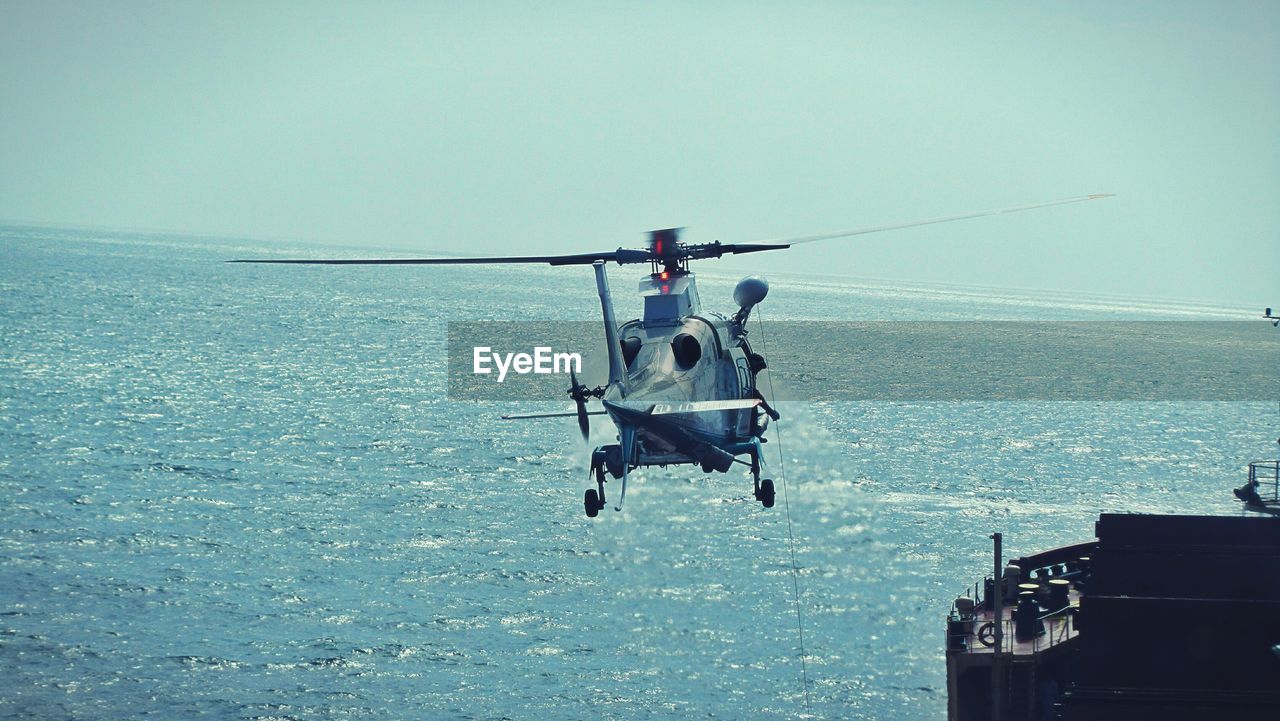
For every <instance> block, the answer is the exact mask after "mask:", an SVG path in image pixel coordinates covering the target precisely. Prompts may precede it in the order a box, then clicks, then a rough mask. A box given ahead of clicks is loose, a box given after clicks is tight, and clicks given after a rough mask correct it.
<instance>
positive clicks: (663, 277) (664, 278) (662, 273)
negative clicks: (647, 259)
mask: <svg viewBox="0 0 1280 721" xmlns="http://www.w3.org/2000/svg"><path fill="white" fill-rule="evenodd" d="M670 275H671V274H670V273H668V272H667V271H665V270H664V271H662V272H661V273H659V274H658V277H659V278H661V279H662V280H666V279H667V278H668V277H670Z"/></svg>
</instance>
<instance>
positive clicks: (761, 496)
mask: <svg viewBox="0 0 1280 721" xmlns="http://www.w3.org/2000/svg"><path fill="white" fill-rule="evenodd" d="M773 498H774V493H773V481H772V480H771V479H768V478H766V479H764V480H762V481H760V490H758V491H756V500H758V501H760V505H762V506H764V507H765V508H773Z"/></svg>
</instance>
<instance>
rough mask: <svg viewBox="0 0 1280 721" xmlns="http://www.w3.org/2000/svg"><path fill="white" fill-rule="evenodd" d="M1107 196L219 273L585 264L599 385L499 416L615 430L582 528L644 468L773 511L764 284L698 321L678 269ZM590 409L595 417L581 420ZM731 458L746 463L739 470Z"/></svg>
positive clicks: (600, 451)
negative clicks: (767, 235) (757, 315)
mask: <svg viewBox="0 0 1280 721" xmlns="http://www.w3.org/2000/svg"><path fill="white" fill-rule="evenodd" d="M1112 195H1113V194H1111V193H1097V194H1092V195H1084V196H1077V197H1072V198H1063V199H1059V200H1051V201H1047V202H1041V203H1034V204H1030V205H1020V206H1016V207H1011V208H1001V209H996V210H985V211H980V212H976V213H965V214H961V215H951V216H946V217H941V218H932V219H928V220H915V221H910V222H905V223H894V224H890V225H878V226H869V227H862V228H856V229H853V230H844V231H838V232H834V233H823V234H820V235H809V236H802V237H797V238H788V239H784V240H774V241H753V242H748V243H721V242H720V241H718V240H717V241H714V242H711V243H701V244H692V243H684V242H681V240H680V232H681V230H682V229H681V228H665V229H662V230H654V231H650V232H649V234H648V237H649V242H648V247H646V248H641V249H635V248H622V247H619V248H618V249H616V250H612V251H604V252H596V253H578V254H572V255H526V256H503V257H446V258H373V259H278V258H273V259H240V260H232V261H228V262H231V263H275V264H318V265H468V264H489V263H536V264H543V263H545V264H549V265H552V266H567V265H590V266H591V267H592V269H593V271H594V273H595V282H596V290H597V292H598V294H599V297H600V309H601V314H602V316H603V322H604V337H605V348H606V350H607V355H608V364H609V376H608V381H607V382H606V383H605V385H603V386H596V387H587V386H586V385H583V384H581V383H579V382H578V378H577V375H576V373H574V372H573V371H572V370H571V371H570V377H569V381H570V385H569V389H568V391H567V394H568V396H569V398H570V399H572V401H573V403H574V406H575V407H574V410H573V411H569V412H562V413H532V414H523V415H504V416H503V417H502V418H503V419H504V420H530V419H540V418H564V417H576V418H577V420H578V428H579V430H580V432H581V433H582V437H583V439H584V440H586V439H587V438H588V437H589V435H590V430H591V429H590V419H589V416H592V415H607V416H608V417H609V419H610V420H611V421H612V422H613V425H614V426H615V427H616V428H617V431H618V433H617V441H618V442H617V443H610V444H606V445H602V446H598V447H596V448H595V449H594V450H593V451H592V453H591V462H590V467H589V470H588V473H589V476H590V478H592V479H593V480H594V481H595V488H588V489H587V490H586V491H585V492H584V493H583V502H582V503H583V509H584V511H585V512H586V515H587V516H588V517H591V518H594V517H596V516H597V515H598V514H599V512H600V511H601V510H602V509H604V507H605V505H606V503H607V501H606V498H605V483H606V482H607V481H608V477H609V476H611V477H612V478H614V479H615V480H618V481H620V487H619V491H618V498H617V503H615V504H614V510H617V511H621V510H622V505H623V501H624V500H625V498H626V493H627V479H628V476H629V475H630V473H631V471H634V470H636V469H638V468H644V467H648V466H664V467H665V466H668V465H682V464H688V465H696V466H699V467H701V469H702V471H703V472H704V473H711V472H712V471H716V472H719V473H727V472H728V471H729V470H730V469H731V468H732V467H733V465H734V464H741V465H745V466H748V467H749V468H750V469H751V479H752V490H753V495H754V496H755V499H756V500H757V501H759V502H760V504H761V505H762V506H764V507H765V508H772V507H773V505H774V501H775V497H776V490H775V488H774V483H773V480H772V479H770V478H762V475H763V467H764V452H763V449H762V444H763V443H765V442H766V439H765V432H766V430H767V429H768V427H769V423H770V421H774V422H776V421H778V419H779V417H780V416H779V413H778V411H777V410H776V409H775V408H773V407H772V406H771V405H770V404H769V402H768V400H766V399H765V397H764V394H763V393H762V392H761V389H760V388H759V386H758V385H757V377H758V376H759V374H760V372H761V371H763V370H765V369H766V368H767V367H768V364H767V362H766V361H765V358H764V356H763V355H761V354H760V353H758V352H756V351H755V349H753V348H752V346H751V343H750V342H749V340H748V333H747V320H748V318H749V317H750V315H751V311H752V309H753V308H755V307H756V306H757V305H759V304H760V303H761V302H763V301H764V299H765V297H766V296H767V295H768V293H769V284H768V281H766V280H765V279H764V278H761V277H758V276H748V277H746V278H743V279H742V280H741V281H739V282H738V284H737V286H736V287H735V288H734V291H733V300H734V303H735V304H736V305H737V310H736V311H735V312H733V313H732V314H729V315H725V314H722V313H716V312H709V311H704V310H703V308H702V302H701V300H700V298H699V297H698V290H697V285H696V277H695V274H694V273H693V272H692V271H690V270H689V263H690V262H691V261H695V260H710V259H716V258H721V257H723V256H726V255H738V254H745V253H758V252H764V251H773V250H785V249H787V248H790V247H792V246H795V245H801V244H804V243H813V242H818V241H824V240H834V239H838V238H847V237H851V236H856V235H864V234H868V233H877V232H883V231H889V230H899V229H903V228H912V227H917V226H922V225H931V224H936V223H947V222H952V221H958V220H967V219H971V218H980V217H984V216H990V215H1002V214H1007V213H1015V212H1021V211H1026V210H1033V209H1037V208H1046V207H1050V206H1056V205H1065V204H1068V203H1079V202H1083V201H1088V200H1096V199H1100V198H1107V197H1112ZM609 262H613V263H617V264H618V265H643V264H648V265H649V271H650V272H649V273H648V274H647V275H645V276H643V277H642V278H641V280H640V284H639V292H640V296H641V298H642V302H643V315H642V316H641V317H640V318H635V319H632V320H629V321H626V322H624V323H622V324H619V323H618V322H617V321H616V320H615V318H614V312H613V300H612V296H611V294H610V291H609V279H608V275H607V273H606V270H605V266H606V264H607V263H609ZM592 400H598V401H599V402H600V404H601V405H602V406H603V410H594V411H588V410H587V403H588V402H590V401H592ZM743 456H745V457H746V460H743V458H742V457H743Z"/></svg>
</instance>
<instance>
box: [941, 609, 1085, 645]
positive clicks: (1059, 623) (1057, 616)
mask: <svg viewBox="0 0 1280 721" xmlns="http://www.w3.org/2000/svg"><path fill="white" fill-rule="evenodd" d="M1075 619H1076V614H1075V612H1074V611H1073V610H1072V609H1070V608H1068V609H1062V610H1060V611H1054V612H1052V613H1048V614H1043V615H1041V616H1040V621H1041V623H1043V624H1044V631H1043V632H1041V633H1038V634H1036V635H1034V636H1032V637H1031V638H1029V639H1026V640H1019V639H1018V637H1017V625H1016V622H1015V621H1014V620H1013V619H1012V618H1006V619H1004V620H1002V621H1001V622H1000V626H1001V634H1000V635H1001V637H1002V639H1001V643H1000V650H1001V652H1002V653H1005V654H1009V655H1013V654H1018V655H1026V654H1033V653H1040V652H1041V651H1047V650H1048V649H1051V648H1053V647H1055V646H1058V645H1060V644H1062V643H1065V642H1067V641H1069V640H1071V639H1072V638H1073V637H1074V636H1075V629H1076V620H1075ZM948 620H949V621H960V622H962V623H963V626H962V627H961V626H959V625H953V624H951V623H948V624H947V638H946V642H947V646H946V647H947V648H948V649H950V650H953V651H972V652H978V653H986V652H988V651H991V650H994V645H992V646H988V645H987V644H986V643H984V642H982V640H981V639H982V638H985V639H987V642H988V643H990V642H992V641H993V639H994V638H995V635H994V633H992V632H991V630H990V629H986V632H985V633H984V627H987V626H990V625H991V623H992V622H991V621H986V620H984V619H982V618H981V617H979V618H977V619H967V620H962V619H960V618H959V616H957V615H956V614H955V613H952V615H951V616H950V617H949V619H948Z"/></svg>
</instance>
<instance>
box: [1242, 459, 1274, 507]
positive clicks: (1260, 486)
mask: <svg viewBox="0 0 1280 721" xmlns="http://www.w3.org/2000/svg"><path fill="white" fill-rule="evenodd" d="M1249 484H1250V485H1252V486H1253V487H1254V488H1255V489H1256V490H1257V492H1258V496H1259V497H1261V498H1262V502H1263V503H1272V504H1280V461H1254V462H1252V463H1250V464H1249Z"/></svg>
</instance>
